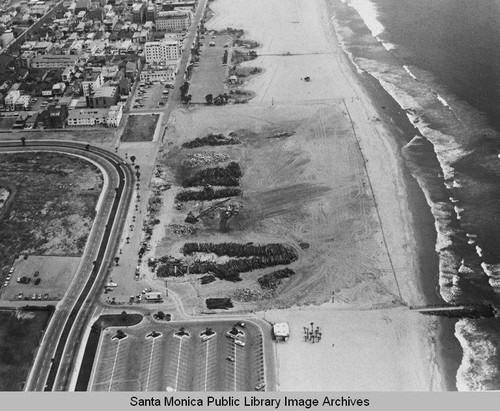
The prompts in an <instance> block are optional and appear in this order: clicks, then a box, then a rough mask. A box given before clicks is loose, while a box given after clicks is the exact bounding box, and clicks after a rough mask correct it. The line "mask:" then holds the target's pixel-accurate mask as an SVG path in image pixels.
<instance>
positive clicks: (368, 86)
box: [325, 0, 462, 391]
mask: <svg viewBox="0 0 500 411" xmlns="http://www.w3.org/2000/svg"><path fill="white" fill-rule="evenodd" d="M325 1H326V3H327V7H328V8H329V9H330V10H331V9H332V8H333V7H334V6H333V5H332V4H331V2H329V1H328V0H325ZM335 38H336V39H337V42H338V37H337V35H336V33H335ZM345 57H346V60H347V62H348V63H349V65H350V68H351V72H352V75H353V76H354V77H356V78H358V79H359V83H360V86H361V87H362V88H363V90H364V91H365V92H366V94H367V95H368V98H369V99H370V100H371V101H372V103H373V106H374V108H375V109H376V111H377V112H378V114H379V116H380V117H381V118H382V119H383V122H384V123H385V124H386V125H387V127H388V128H389V129H391V131H392V132H391V133H390V134H389V136H390V137H393V138H394V142H395V143H396V145H397V146H398V147H399V151H394V155H395V156H396V157H397V161H398V164H399V165H400V167H401V171H402V173H403V176H404V181H405V186H406V193H407V196H408V199H409V201H408V206H409V212H410V214H411V215H412V218H413V222H412V225H413V232H414V233H415V234H416V235H415V245H416V253H417V255H418V260H419V262H418V266H419V269H420V275H419V278H418V280H419V287H420V293H421V294H422V296H423V297H424V299H425V301H426V303H427V304H438V303H443V302H444V300H443V298H442V297H441V295H440V294H439V293H438V291H437V290H438V289H439V256H438V254H437V253H436V251H435V244H436V240H437V231H436V227H435V218H434V216H433V215H432V212H431V208H430V206H429V204H428V203H427V200H426V198H425V195H424V193H423V191H422V189H421V188H420V186H419V184H418V182H417V180H416V179H415V178H414V177H413V176H412V174H411V171H410V170H409V169H408V167H407V166H406V164H405V160H404V157H403V155H402V153H401V151H400V150H401V149H402V148H403V147H404V145H406V144H407V143H408V142H409V141H411V139H412V138H413V137H415V136H416V135H418V136H421V133H420V131H419V130H418V129H417V128H416V127H415V126H413V124H412V123H411V122H410V121H409V119H408V117H407V115H406V112H405V111H404V110H403V108H402V107H401V106H400V105H399V104H398V103H397V101H396V100H395V99H394V98H393V97H392V96H391V95H390V94H389V93H388V92H387V91H386V90H385V89H384V88H383V87H382V85H381V84H380V83H379V81H378V80H377V79H376V78H374V77H373V76H371V75H370V74H369V73H366V72H365V73H363V75H361V74H360V73H358V72H357V70H356V68H355V66H354V64H353V63H352V61H351V59H350V58H349V56H347V55H346V56H345ZM391 123H392V124H391ZM426 274H427V275H426ZM431 274H432V276H431ZM455 323H456V320H453V319H448V318H438V319H437V324H438V326H437V328H436V339H435V347H434V349H435V354H436V357H435V360H436V364H437V366H438V368H439V369H440V371H441V376H442V380H443V381H442V386H443V389H444V390H445V391H456V390H457V387H456V375H457V370H458V367H459V366H460V364H461V361H462V351H461V346H460V343H459V341H458V340H456V338H455V337H454V333H455Z"/></svg>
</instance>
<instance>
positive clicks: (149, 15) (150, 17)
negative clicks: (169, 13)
mask: <svg viewBox="0 0 500 411" xmlns="http://www.w3.org/2000/svg"><path fill="white" fill-rule="evenodd" d="M155 15H156V10H155V7H154V6H148V8H147V9H146V21H152V22H154V21H155Z"/></svg>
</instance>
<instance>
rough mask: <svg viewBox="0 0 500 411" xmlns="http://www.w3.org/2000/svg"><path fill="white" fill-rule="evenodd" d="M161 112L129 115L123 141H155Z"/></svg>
mask: <svg viewBox="0 0 500 411" xmlns="http://www.w3.org/2000/svg"><path fill="white" fill-rule="evenodd" d="M159 117H160V115H159V114H151V115H144V116H139V115H135V116H129V117H128V120H127V125H126V126H125V130H124V131H123V134H122V137H121V141H153V137H154V133H155V129H156V123H157V122H158V118H159Z"/></svg>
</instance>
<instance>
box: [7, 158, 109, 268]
mask: <svg viewBox="0 0 500 411" xmlns="http://www.w3.org/2000/svg"><path fill="white" fill-rule="evenodd" d="M0 176H2V179H3V180H5V181H8V182H10V184H11V185H13V190H12V194H11V198H9V200H8V204H7V205H8V206H7V207H6V209H5V210H3V213H2V215H1V219H0V262H1V264H2V265H1V266H0V268H2V269H4V273H5V272H6V270H8V268H9V267H10V265H11V263H12V260H13V258H14V256H16V255H20V254H33V253H36V254H52V255H65V256H70V255H72V256H79V255H81V253H82V252H83V249H84V247H85V239H86V238H87V236H88V233H89V231H90V226H91V223H92V220H93V219H94V217H95V205H96V203H97V200H98V197H99V193H100V190H101V187H102V176H101V174H100V172H99V170H98V169H97V167H95V166H94V165H93V164H91V163H88V162H87V161H85V160H83V159H80V158H76V157H73V156H67V155H63V154H56V153H16V154H0Z"/></svg>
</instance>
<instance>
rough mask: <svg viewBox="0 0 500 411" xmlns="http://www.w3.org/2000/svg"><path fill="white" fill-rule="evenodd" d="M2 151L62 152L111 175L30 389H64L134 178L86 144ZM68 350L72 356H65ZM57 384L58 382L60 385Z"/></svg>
mask: <svg viewBox="0 0 500 411" xmlns="http://www.w3.org/2000/svg"><path fill="white" fill-rule="evenodd" d="M0 151H2V152H30V151H37V152H44V151H45V152H58V153H65V154H68V155H77V156H80V157H84V158H87V159H88V160H90V161H92V162H94V163H97V164H99V166H100V167H101V169H102V170H103V171H104V173H105V174H106V177H105V181H106V183H105V187H104V189H103V194H102V197H101V199H102V201H100V204H99V209H98V212H97V214H96V218H95V221H94V224H93V226H92V230H91V233H90V235H89V239H88V241H87V246H86V249H85V252H84V256H83V257H82V260H81V263H80V266H79V268H78V270H77V273H76V275H75V278H74V280H73V282H72V283H71V284H70V286H69V288H68V291H67V292H66V295H65V297H64V298H63V300H62V301H61V302H60V303H59V304H58V306H57V309H56V311H55V312H54V314H53V317H52V319H51V321H50V324H49V326H48V327H47V330H46V331H45V334H44V337H43V339H42V342H41V345H40V347H39V350H38V353H37V356H36V359H35V362H34V364H33V367H32V369H31V372H30V376H29V378H28V380H27V382H26V385H25V388H24V389H25V391H43V390H46V391H51V390H53V389H57V390H64V389H65V387H66V384H67V381H68V376H69V373H70V372H71V368H72V365H73V361H74V356H73V353H75V352H76V349H77V348H78V345H79V343H80V337H81V335H82V333H83V330H84V329H85V326H86V324H87V320H88V318H89V316H90V314H91V309H92V308H93V306H94V304H95V302H96V301H97V299H98V297H99V295H100V291H101V290H102V286H103V285H104V282H105V281H106V272H107V269H108V267H109V266H110V265H111V264H112V262H113V258H114V256H115V254H116V248H117V246H118V241H119V239H120V234H121V232H122V229H123V225H124V222H125V215H126V213H127V211H128V207H129V205H130V201H131V198H132V193H133V183H134V175H133V169H132V167H131V166H130V165H129V164H124V162H123V160H122V159H121V158H120V157H119V156H117V155H116V154H114V153H110V152H108V151H106V150H103V149H100V148H97V147H90V149H89V150H86V144H82V143H74V142H61V141H40V140H39V141H36V142H32V141H27V142H26V146H22V145H21V143H20V142H17V141H10V142H2V143H1V144H0ZM66 351H68V352H66ZM56 382H57V384H56Z"/></svg>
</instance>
